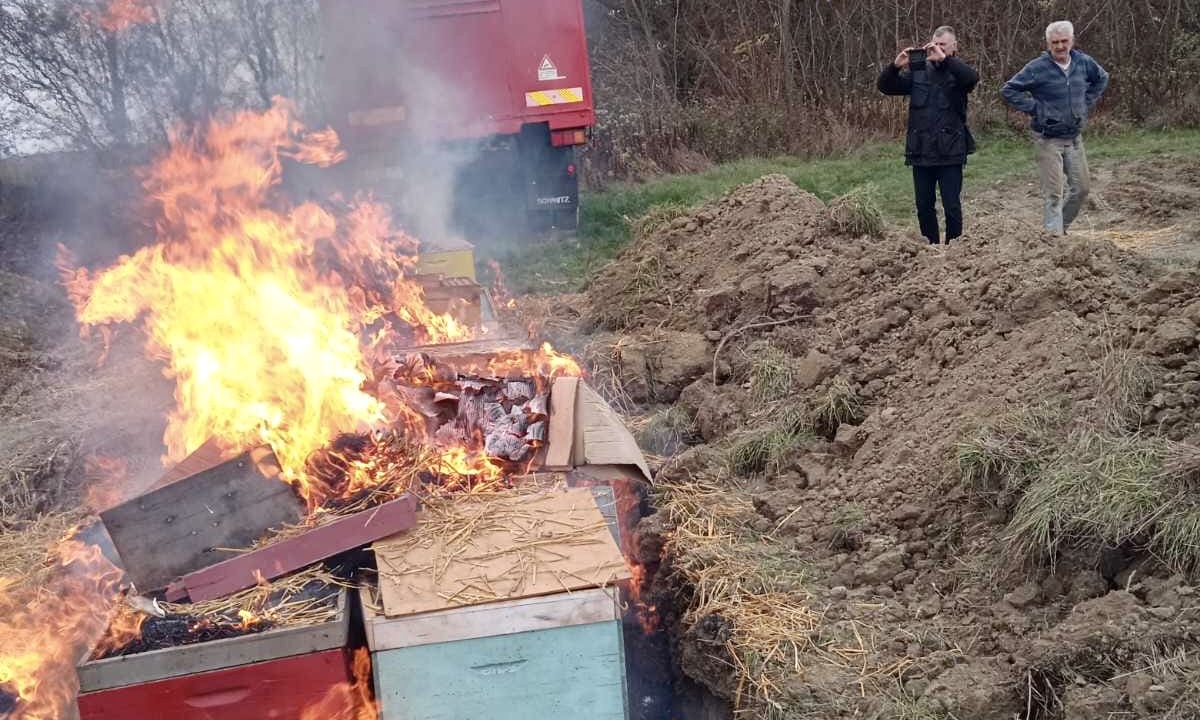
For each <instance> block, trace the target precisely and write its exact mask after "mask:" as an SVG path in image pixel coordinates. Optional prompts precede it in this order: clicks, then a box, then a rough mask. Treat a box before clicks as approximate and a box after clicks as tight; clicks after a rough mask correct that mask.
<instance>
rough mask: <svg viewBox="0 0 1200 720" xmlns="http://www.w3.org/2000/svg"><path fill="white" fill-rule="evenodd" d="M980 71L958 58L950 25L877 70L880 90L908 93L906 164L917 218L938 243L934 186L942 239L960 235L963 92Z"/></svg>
mask: <svg viewBox="0 0 1200 720" xmlns="http://www.w3.org/2000/svg"><path fill="white" fill-rule="evenodd" d="M977 84H979V73H977V72H975V69H974V68H972V67H971V66H970V65H968V64H967V63H965V62H963V61H962V60H961V59H959V58H958V39H957V38H956V37H955V34H954V29H953V28H951V27H949V26H948V25H943V26H942V27H939V28H938V29H937V30H935V31H934V32H933V39H932V40H931V41H930V42H928V43H927V44H926V45H925V46H924V47H920V48H907V49H904V50H901V51H900V54H899V55H897V56H896V59H895V60H894V61H893V62H892V63H890V64H889V65H888V66H887V67H885V68H884V69H883V72H881V73H880V74H879V91H880V92H882V93H883V94H885V95H908V96H909V102H908V137H907V139H906V140H905V143H904V164H905V165H911V166H912V169H913V189H914V191H915V195H916V204H917V220H918V222H919V223H920V225H921V234H922V235H924V236H925V237H926V238H927V239H928V240H929V243H930V244H931V245H936V244H938V242H939V239H940V238H939V229H938V218H937V207H936V204H937V191H938V190H939V189H940V190H941V194H942V211H943V212H944V213H945V215H946V242H947V243H949V242H950V240H952V239H954V238H956V237H959V236H960V235H962V226H963V212H962V182H963V165H965V164H966V163H967V155H969V154H971V153H973V152H975V139H974V137H972V136H971V131H970V129H969V128H968V127H967V95H968V94H969V93H970V92H971V91H972V90H974V89H975V86H976V85H977Z"/></svg>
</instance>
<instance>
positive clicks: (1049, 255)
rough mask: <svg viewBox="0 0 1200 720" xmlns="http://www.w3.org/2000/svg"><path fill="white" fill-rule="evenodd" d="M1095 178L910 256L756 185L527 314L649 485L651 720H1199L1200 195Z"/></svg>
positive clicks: (775, 189)
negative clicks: (668, 716)
mask: <svg viewBox="0 0 1200 720" xmlns="http://www.w3.org/2000/svg"><path fill="white" fill-rule="evenodd" d="M1162 177H1170V178H1172V180H1171V182H1172V183H1173V187H1172V188H1171V190H1172V192H1171V193H1170V198H1173V199H1172V201H1171V202H1169V203H1168V202H1162V203H1159V202H1154V201H1151V200H1150V199H1149V194H1153V193H1152V192H1151V191H1152V190H1153V189H1152V188H1151V189H1150V190H1147V189H1146V188H1147V186H1148V184H1149V183H1151V182H1153V178H1162ZM1097 178H1098V179H1099V182H1098V183H1097V185H1098V187H1097V197H1096V199H1095V202H1094V203H1093V205H1092V207H1091V208H1090V210H1089V212H1088V213H1087V214H1085V216H1084V217H1083V219H1082V220H1081V222H1080V227H1081V232H1078V233H1072V234H1071V235H1069V236H1067V237H1065V238H1057V237H1051V236H1049V235H1045V234H1042V233H1041V232H1040V231H1038V230H1036V229H1034V228H1036V218H1034V217H1033V211H1032V210H1031V211H1030V212H1028V213H1024V214H1023V213H1021V212H1015V213H1003V212H1000V211H999V209H1000V208H1002V207H1003V205H1002V203H1001V202H1000V201H999V198H1000V197H1001V191H1000V190H998V191H996V194H995V195H994V196H991V195H984V196H983V197H980V198H979V199H977V200H976V201H975V202H974V204H973V209H974V210H976V211H977V217H978V218H979V220H978V221H977V222H975V223H974V224H973V225H972V227H971V228H970V229H969V231H968V234H967V236H966V237H964V238H963V239H962V241H961V242H956V243H954V244H952V245H950V246H949V247H929V246H928V245H926V244H924V242H923V241H921V240H920V239H919V238H915V237H914V235H913V234H912V233H911V231H901V230H897V229H894V228H887V227H884V226H883V224H882V223H881V222H880V219H879V217H878V216H877V214H875V213H874V212H873V208H872V207H871V203H870V200H869V198H867V197H865V196H862V195H853V196H849V197H846V198H842V199H839V200H836V201H833V202H831V203H829V204H827V203H825V202H822V201H821V200H819V199H818V198H816V197H814V196H812V195H810V194H809V193H807V192H805V191H803V190H801V189H799V188H798V187H796V186H795V185H793V184H792V183H791V182H790V181H789V180H788V179H787V178H785V177H783V176H768V177H764V178H762V179H760V180H758V181H755V182H753V183H750V184H748V185H746V186H743V187H741V188H738V189H736V190H734V191H732V192H730V193H729V194H728V195H726V196H725V197H722V198H720V199H718V200H715V201H713V202H711V203H709V204H706V205H704V206H702V207H698V208H695V209H693V210H691V211H688V212H686V213H683V214H679V213H678V212H672V213H660V214H658V215H654V214H652V215H651V216H649V217H648V218H647V219H645V220H643V221H642V222H641V223H640V226H639V230H638V232H637V235H636V237H635V239H634V241H633V242H632V243H631V244H630V246H629V247H628V248H627V249H626V250H625V251H624V252H623V253H622V254H621V255H620V256H619V257H618V258H617V260H616V261H614V262H613V263H612V264H611V265H610V266H609V267H607V268H606V269H604V270H603V271H601V272H600V274H599V275H598V276H597V277H595V278H594V279H593V280H592V281H591V283H590V285H589V287H588V289H587V291H586V294H585V295H579V296H572V297H561V298H556V299H553V300H546V299H527V300H524V301H522V302H521V303H520V305H519V307H518V313H520V314H521V315H522V317H523V319H524V320H532V321H533V323H534V324H535V325H536V326H537V327H538V328H540V329H542V330H546V331H549V332H552V333H554V334H556V335H557V338H556V339H557V340H558V342H559V344H563V345H568V346H569V345H570V343H571V342H572V341H574V343H575V347H574V349H575V351H576V354H577V355H581V356H583V357H585V358H586V359H587V361H588V363H589V364H590V366H591V368H592V378H591V379H592V382H593V383H594V384H596V385H597V386H598V387H600V388H602V390H603V391H604V392H605V393H606V394H607V395H608V397H609V400H610V401H611V402H612V403H613V404H614V405H615V406H617V407H619V408H621V409H622V410H624V411H626V412H627V413H628V415H629V418H630V424H631V426H632V427H633V428H634V429H635V431H636V434H637V435H638V437H639V439H640V441H641V442H642V445H643V447H645V449H646V450H647V452H649V453H651V454H653V455H654V456H655V457H654V460H655V463H654V464H655V470H656V476H655V482H654V486H653V490H652V498H651V503H649V504H651V505H653V506H654V508H656V510H652V511H651V512H652V513H653V514H650V515H648V516H647V517H645V518H643V519H642V520H641V522H640V523H639V526H638V528H637V535H636V542H635V547H636V548H637V553H638V554H639V556H640V560H641V562H642V563H643V564H644V565H645V567H646V568H647V570H648V572H647V578H646V585H645V588H644V593H645V598H646V602H647V603H648V604H650V605H654V606H655V607H656V608H657V610H658V615H659V620H660V622H661V623H662V625H663V627H664V628H665V630H666V635H667V637H668V639H669V644H670V650H671V655H672V658H673V665H674V669H673V682H674V683H675V687H676V693H675V703H676V708H675V714H674V716H677V717H688V718H692V717H696V718H706V719H710V718H722V717H732V716H733V715H735V714H736V715H737V716H739V717H778V718H836V717H871V718H911V719H917V718H920V719H935V718H973V719H976V720H991V719H995V720H1009V719H1010V718H1014V717H1017V718H1022V719H1024V720H1050V719H1052V718H1072V719H1075V718H1080V719H1088V718H1097V719H1099V718H1109V717H1136V718H1191V717H1197V716H1198V714H1200V656H1197V654H1196V650H1195V648H1196V644H1195V641H1196V638H1197V633H1198V632H1200V603H1198V602H1197V601H1196V600H1197V597H1198V596H1200V590H1198V589H1197V588H1198V586H1197V585H1196V582H1197V581H1196V575H1195V571H1196V568H1197V561H1198V560H1200V550H1197V548H1200V484H1198V481H1200V395H1198V393H1197V391H1200V344H1198V339H1200V271H1198V268H1197V266H1196V263H1195V260H1194V257H1195V247H1194V246H1195V244H1196V237H1195V235H1194V231H1190V230H1188V228H1194V227H1196V223H1197V221H1198V220H1200V192H1198V191H1200V178H1198V177H1197V175H1196V173H1195V168H1194V167H1193V166H1191V165H1187V164H1185V163H1182V162H1176V164H1175V165H1171V161H1169V160H1154V161H1151V162H1148V163H1143V164H1139V165H1136V166H1129V167H1123V169H1122V172H1121V173H1120V175H1118V174H1117V173H1114V172H1109V171H1106V170H1105V169H1101V170H1099V171H1098V172H1097ZM1160 189H1161V188H1160ZM1001 190H1003V191H1004V192H1007V193H1009V194H1010V196H1014V195H1015V196H1016V197H1015V198H1011V199H1010V201H1009V204H1010V206H1015V204H1016V203H1017V202H1021V203H1030V202H1031V199H1030V198H1024V197H1020V196H1021V195H1023V194H1024V193H1022V192H1021V189H1020V188H1004V189H1001ZM1154 192H1157V191H1154ZM1148 193H1149V194H1148ZM1160 194H1161V193H1160ZM1139 198H1141V199H1139ZM1031 208H1033V210H1036V204H1031ZM1189 232H1190V233H1192V234H1191V235H1189ZM1147 238H1149V241H1147V240H1146V239H1147ZM689 688H691V689H690V690H689ZM647 717H648V716H647Z"/></svg>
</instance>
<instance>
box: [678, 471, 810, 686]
mask: <svg viewBox="0 0 1200 720" xmlns="http://www.w3.org/2000/svg"><path fill="white" fill-rule="evenodd" d="M659 491H660V493H661V494H660V497H659V498H658V503H657V504H658V507H659V508H660V512H662V513H665V517H666V518H667V520H668V523H669V525H670V526H671V532H670V538H669V543H670V547H669V550H670V553H671V554H672V557H673V558H674V568H675V570H676V572H678V573H679V574H680V575H682V577H683V579H684V580H685V581H686V582H687V584H689V585H690V586H691V587H692V588H693V593H692V597H691V602H690V603H689V605H688V607H687V612H686V613H685V615H684V617H683V626H684V628H696V627H698V626H700V625H701V624H702V623H704V622H705V621H706V618H716V619H718V620H719V622H721V623H722V624H723V625H724V626H725V628H724V629H723V631H722V632H721V633H720V635H721V636H722V637H721V638H720V639H722V640H723V641H724V648H725V650H726V652H727V653H728V656H729V658H730V660H731V661H732V664H733V668H732V670H733V671H734V673H735V674H736V676H737V691H736V699H735V705H736V707H738V708H746V707H750V706H753V705H755V704H756V703H766V704H768V705H776V706H777V705H778V702H777V701H778V698H779V697H780V696H781V695H782V694H783V689H782V685H783V682H784V680H785V679H786V678H788V677H795V676H796V674H797V673H798V672H799V671H800V670H801V667H802V665H801V663H802V660H803V656H804V655H806V654H807V653H808V652H810V651H811V650H813V649H815V647H814V646H813V645H812V642H811V640H810V638H811V637H812V636H813V634H814V632H815V631H816V630H817V629H818V627H819V626H820V615H819V613H817V612H816V611H814V610H813V609H812V608H811V607H810V606H809V602H810V600H811V596H810V595H809V594H808V593H807V592H805V590H804V588H803V584H804V580H805V577H804V571H803V568H802V567H801V566H799V565H798V564H797V563H796V562H795V559H794V558H793V557H791V552H790V551H789V550H788V549H786V548H784V547H783V546H782V545H781V544H778V543H774V542H772V540H771V539H770V538H766V537H751V536H750V535H749V534H748V533H747V531H746V528H747V526H748V522H747V521H748V519H749V518H750V517H752V516H753V514H754V508H753V506H752V505H751V503H750V502H749V500H747V499H746V496H745V495H742V494H738V493H731V492H729V490H728V489H724V488H722V487H720V486H718V485H716V484H714V483H709V482H706V481H703V480H698V481H697V480H693V481H687V482H671V483H670V484H662V485H659Z"/></svg>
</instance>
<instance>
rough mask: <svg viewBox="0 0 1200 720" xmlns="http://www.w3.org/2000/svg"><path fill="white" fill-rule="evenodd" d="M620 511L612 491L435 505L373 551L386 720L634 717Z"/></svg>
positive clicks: (373, 644) (374, 625)
mask: <svg viewBox="0 0 1200 720" xmlns="http://www.w3.org/2000/svg"><path fill="white" fill-rule="evenodd" d="M598 497H599V498H603V499H604V500H603V502H602V503H598V502H597V498H598ZM601 504H603V506H604V511H603V512H602V508H601ZM612 505H613V502H612V495H611V492H610V491H609V490H608V488H598V489H590V488H578V489H564V488H558V489H554V490H549V491H547V490H544V489H543V490H536V489H525V490H520V489H518V490H516V491H513V492H508V493H503V494H497V495H494V496H490V497H481V498H480V497H475V498H470V499H459V500H456V501H454V502H448V503H445V504H431V505H430V506H429V507H427V508H426V509H425V510H424V511H423V512H422V513H420V514H419V518H418V525H417V526H416V527H415V528H414V529H413V530H411V531H410V532H408V533H406V534H404V535H399V536H396V537H394V538H391V539H389V540H386V541H382V542H378V543H376V544H375V546H374V549H375V553H376V557H377V559H378V566H379V588H378V595H377V596H374V595H371V597H369V598H368V599H365V600H364V610H363V613H364V621H365V624H366V633H367V644H368V647H369V648H370V649H371V651H372V655H373V661H374V662H373V666H374V673H375V689H376V696H377V697H378V699H379V702H380V706H381V717H382V718H383V719H384V720H401V719H402V718H418V717H419V718H423V719H426V720H434V719H438V718H442V719H445V720H451V719H456V720H457V719H459V718H477V717H487V718H493V719H496V720H506V719H509V718H512V719H514V720H516V719H518V718H519V719H520V720H551V719H554V720H558V719H559V718H562V717H565V716H567V715H568V714H571V713H579V712H580V711H581V710H583V709H586V715H587V717H588V718H589V720H624V719H625V718H626V717H627V700H626V692H625V658H624V645H623V640H622V631H621V613H620V611H619V609H618V607H617V602H616V588H615V584H616V583H618V582H621V581H624V580H626V579H628V577H629V572H628V567H627V566H626V563H625V561H624V558H623V557H622V555H621V552H620V550H619V549H618V547H617V541H616V539H615V537H614V532H615V523H614V521H613V518H614V515H613V512H612ZM605 515H608V516H609V517H608V518H606V517H605Z"/></svg>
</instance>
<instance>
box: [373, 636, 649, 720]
mask: <svg viewBox="0 0 1200 720" xmlns="http://www.w3.org/2000/svg"><path fill="white" fill-rule="evenodd" d="M374 666H375V679H376V682H375V690H376V697H377V698H378V699H379V701H380V705H381V708H380V710H381V718H382V719H383V720H408V719H409V718H421V720H464V718H488V720H560V719H561V718H566V717H572V716H575V717H584V718H587V720H626V718H627V703H626V695H625V659H624V652H623V647H622V644H621V629H620V624H619V623H618V622H616V621H611V622H601V623H591V624H588V625H575V626H571V627H559V628H551V629H549V630H541V631H537V632H525V633H517V634H515V635H504V636H499V637H485V638H478V639H475V640H465V641H461V642H451V643H438V644H434V645H420V646H417V647H409V648H402V649H398V650H387V651H384V652H378V653H375V654H374Z"/></svg>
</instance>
